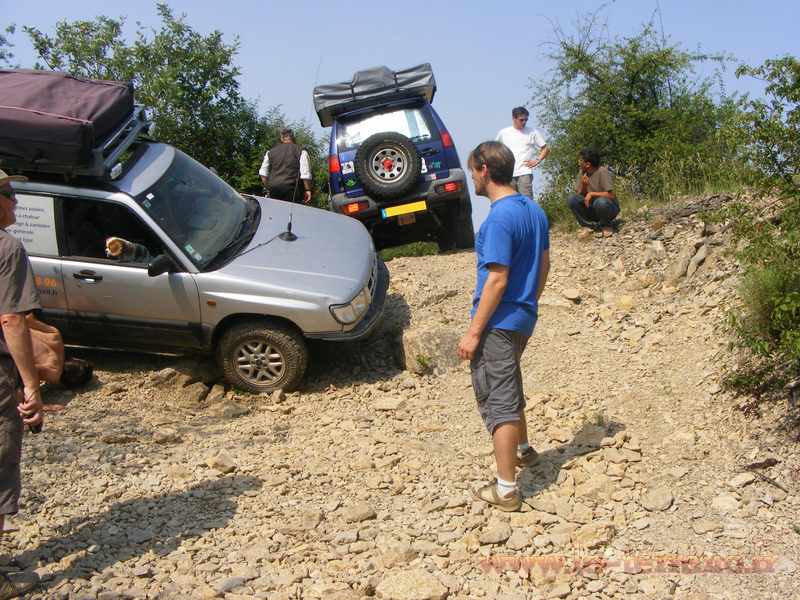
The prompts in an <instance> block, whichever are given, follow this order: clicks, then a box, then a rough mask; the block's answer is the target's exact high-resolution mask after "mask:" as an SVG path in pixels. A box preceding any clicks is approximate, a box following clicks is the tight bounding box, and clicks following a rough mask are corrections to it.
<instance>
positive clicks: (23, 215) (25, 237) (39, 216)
mask: <svg viewBox="0 0 800 600" xmlns="http://www.w3.org/2000/svg"><path fill="white" fill-rule="evenodd" d="M14 214H15V215H16V218H17V222H16V223H15V224H14V225H11V226H10V227H8V228H7V231H8V232H9V233H10V234H11V235H13V236H14V237H16V238H17V239H19V240H20V241H21V242H22V245H23V246H25V251H26V252H27V253H28V254H33V255H44V256H58V242H57V241H56V221H55V209H54V201H53V197H52V196H33V195H31V194H20V193H18V194H17V208H16V210H15V211H14Z"/></svg>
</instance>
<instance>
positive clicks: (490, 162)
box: [467, 142, 514, 185]
mask: <svg viewBox="0 0 800 600" xmlns="http://www.w3.org/2000/svg"><path fill="white" fill-rule="evenodd" d="M467 164H468V165H469V167H470V168H472V169H480V168H481V167H482V166H483V165H486V166H487V167H488V168H489V179H491V180H492V181H494V182H495V183H499V184H506V185H508V184H510V183H511V178H512V177H513V176H514V154H513V153H512V152H511V150H509V149H508V146H506V145H505V144H501V143H500V142H483V143H482V144H478V145H477V147H476V148H475V150H473V151H472V152H470V154H469V161H468V162H467Z"/></svg>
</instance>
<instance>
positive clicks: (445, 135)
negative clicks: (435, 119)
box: [442, 131, 453, 148]
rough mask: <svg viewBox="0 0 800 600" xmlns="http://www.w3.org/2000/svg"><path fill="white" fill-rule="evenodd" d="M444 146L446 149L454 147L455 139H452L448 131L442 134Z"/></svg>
mask: <svg viewBox="0 0 800 600" xmlns="http://www.w3.org/2000/svg"><path fill="white" fill-rule="evenodd" d="M442 146H444V147H445V148H452V147H453V138H451V137H450V134H449V133H448V132H446V131H443V132H442Z"/></svg>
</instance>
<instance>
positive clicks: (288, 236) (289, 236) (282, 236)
mask: <svg viewBox="0 0 800 600" xmlns="http://www.w3.org/2000/svg"><path fill="white" fill-rule="evenodd" d="M321 66H322V54H320V55H319V63H318V64H317V73H316V75H314V87H316V86H317V80H318V79H319V68H320V67H321ZM298 183H300V176H299V175H298V176H297V179H295V180H294V193H293V194H292V198H294V196H295V195H296V194H297V184H298ZM292 204H294V202H292ZM293 216H294V207H292V208H290V209H289V223H288V224H287V225H286V231H284V232H282V233H279V234H278V239H279V240H283V241H284V242H293V241H295V240H296V239H297V236H296V235H295V234H294V233H292V217H293Z"/></svg>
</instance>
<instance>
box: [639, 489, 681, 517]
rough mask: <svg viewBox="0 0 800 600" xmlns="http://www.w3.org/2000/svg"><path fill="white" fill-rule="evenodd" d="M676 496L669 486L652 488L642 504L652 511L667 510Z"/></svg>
mask: <svg viewBox="0 0 800 600" xmlns="http://www.w3.org/2000/svg"><path fill="white" fill-rule="evenodd" d="M674 500H675V497H674V496H673V495H672V492H670V491H669V490H668V489H667V488H661V487H658V488H652V489H651V490H649V491H648V492H647V493H646V494H645V495H644V497H643V498H642V506H643V507H644V508H645V509H647V510H649V511H650V512H658V511H662V510H667V509H668V508H669V507H670V506H672V502H673V501H674Z"/></svg>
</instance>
